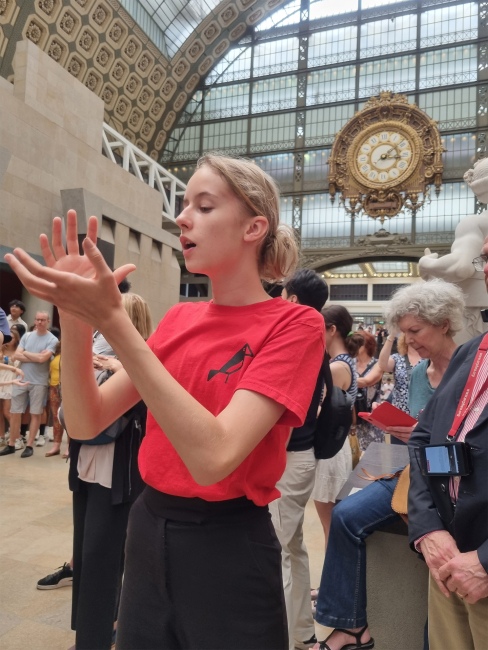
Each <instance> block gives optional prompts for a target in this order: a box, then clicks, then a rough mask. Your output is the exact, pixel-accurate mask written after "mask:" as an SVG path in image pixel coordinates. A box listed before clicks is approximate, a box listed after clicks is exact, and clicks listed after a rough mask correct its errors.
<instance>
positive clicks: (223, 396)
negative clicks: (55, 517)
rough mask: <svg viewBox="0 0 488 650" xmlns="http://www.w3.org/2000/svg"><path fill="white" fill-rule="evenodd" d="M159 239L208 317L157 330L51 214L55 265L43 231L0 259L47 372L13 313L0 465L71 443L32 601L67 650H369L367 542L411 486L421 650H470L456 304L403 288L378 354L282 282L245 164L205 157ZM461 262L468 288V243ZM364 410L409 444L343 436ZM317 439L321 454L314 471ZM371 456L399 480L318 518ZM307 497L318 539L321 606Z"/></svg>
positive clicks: (482, 369)
mask: <svg viewBox="0 0 488 650" xmlns="http://www.w3.org/2000/svg"><path fill="white" fill-rule="evenodd" d="M177 223H178V225H179V227H180V228H181V231H182V236H181V243H182V247H183V254H184V256H185V262H186V267H187V268H188V270H189V271H191V272H198V273H205V274H206V275H208V276H209V277H210V278H211V280H212V285H213V293H214V298H213V300H212V301H210V302H197V303H181V304H179V305H176V306H174V307H173V308H172V309H171V310H170V311H169V312H168V313H167V314H166V316H165V318H164V319H163V320H162V321H161V323H160V324H159V326H158V327H157V328H156V330H155V331H153V327H152V322H151V316H150V313H149V309H148V306H147V304H146V303H145V301H144V300H143V299H142V298H141V297H140V296H137V295H136V294H134V293H131V292H130V291H129V289H130V285H129V283H128V282H127V279H126V276H127V274H128V273H130V272H131V271H132V270H134V267H133V266H132V265H126V266H125V267H122V268H120V269H117V270H115V271H113V272H112V271H111V270H110V269H109V268H108V267H107V265H106V264H105V262H104V260H103V258H102V256H101V254H100V252H99V251H98V249H97V248H96V245H95V242H96V233H97V223H96V219H95V218H94V217H92V218H91V219H90V221H89V224H88V233H87V237H86V239H85V240H84V242H83V253H82V254H80V251H79V246H78V240H77V223H76V214H75V213H74V211H70V212H69V213H68V217H67V229H66V241H67V251H66V250H65V248H64V246H63V245H62V238H61V221H60V220H59V219H56V220H55V221H54V224H53V234H52V243H51V246H52V248H51V246H50V244H49V241H48V239H47V237H46V236H42V237H41V248H42V250H43V254H44V258H45V260H46V266H44V267H43V266H41V265H40V264H38V263H37V262H36V261H35V260H34V259H32V258H31V257H30V256H29V255H27V254H26V253H25V252H23V251H22V250H20V249H17V250H16V251H15V255H9V256H7V261H8V262H9V264H10V265H11V267H12V269H13V270H14V271H15V272H16V273H17V275H18V276H19V278H20V279H21V281H22V282H23V284H24V286H25V287H26V289H27V290H28V291H29V292H31V293H32V294H33V295H35V296H38V297H42V298H43V299H44V300H47V301H49V302H51V303H53V304H56V305H57V306H58V307H59V308H60V314H61V331H62V337H63V343H62V349H63V352H62V356H61V355H60V352H61V333H60V331H59V330H56V329H55V328H52V327H51V328H50V320H49V314H48V313H46V312H43V311H39V312H38V313H37V314H36V315H35V323H34V325H35V326H34V328H32V331H27V329H28V326H27V324H26V322H25V321H23V320H22V316H25V306H24V305H23V304H22V302H21V301H19V300H15V301H13V302H12V303H11V304H10V316H9V317H8V319H7V318H5V315H4V314H3V321H2V323H1V326H2V327H1V329H2V333H3V337H4V338H3V347H2V351H3V357H4V359H3V360H4V363H3V364H2V365H1V368H0V373H1V374H0V391H1V392H0V399H1V402H0V405H1V414H2V416H1V418H0V419H1V427H2V428H1V429H0V435H1V436H2V439H3V441H4V445H5V446H4V448H3V449H2V451H0V455H1V456H9V455H15V453H16V450H20V449H22V453H21V457H22V458H29V457H31V456H32V455H33V454H34V442H35V440H36V437H37V438H38V442H37V444H40V445H42V444H44V443H43V441H42V442H41V443H39V440H40V439H41V438H42V436H43V435H44V430H42V427H44V429H45V428H46V424H49V422H52V426H53V446H52V448H51V449H50V450H49V451H48V452H47V453H46V454H45V455H46V456H47V457H51V456H56V455H60V452H61V444H62V439H63V433H64V431H65V430H66V431H67V432H69V439H68V440H69V452H68V454H69V475H68V481H67V482H68V485H69V489H70V490H71V491H72V493H73V521H74V534H73V557H72V558H71V560H70V561H69V562H66V563H65V564H64V565H63V566H62V567H61V568H60V569H59V570H57V571H55V572H54V573H52V574H50V575H48V576H46V577H45V578H42V579H41V580H40V581H39V583H38V588H39V589H54V588H58V587H61V586H67V585H72V586H73V599H72V628H73V629H74V630H76V645H75V646H74V648H75V649H76V650H109V649H110V648H111V647H113V646H114V644H115V647H116V648H117V649H118V650H163V649H164V650H169V649H172V650H178V649H180V650H186V649H188V648H194V649H195V650H197V649H200V650H209V649H212V650H219V649H221V650H228V649H229V648H238V649H242V650H244V649H247V650H288V649H289V650H293V649H294V648H300V649H301V650H305V649H307V648H314V650H345V649H346V648H347V650H367V649H370V648H373V647H374V640H373V636H372V635H373V634H374V630H370V629H369V626H368V617H367V603H366V590H367V585H366V539H367V538H368V537H369V536H370V535H372V534H373V533H374V532H375V531H377V530H379V529H381V528H383V527H384V526H385V525H387V524H390V523H393V522H395V521H401V520H402V518H403V519H404V520H406V519H407V517H406V514H407V491H405V506H404V511H402V510H398V508H396V507H395V505H394V504H393V503H392V499H393V497H394V493H395V494H397V496H398V490H397V488H399V486H400V485H406V486H407V488H408V485H410V487H409V490H408V536H409V543H410V546H411V549H412V551H413V552H415V553H417V554H418V555H419V556H420V557H421V558H423V559H424V560H425V562H426V564H427V567H428V568H429V572H430V584H429V610H428V618H427V612H426V618H427V621H425V620H424V621H422V622H421V625H422V628H423V627H424V625H425V630H426V634H425V642H424V648H431V649H432V650H486V647H488V634H487V627H486V620H487V618H488V509H487V506H488V495H487V491H486V486H487V485H488V459H487V454H488V444H487V440H488V438H487V428H486V422H487V420H486V417H487V415H488V390H486V389H487V386H488V338H487V339H486V340H485V337H484V336H482V335H481V336H479V337H478V338H475V339H473V340H472V341H470V342H468V343H467V344H465V345H463V346H461V347H457V345H456V343H455V340H454V336H455V335H456V333H458V332H459V331H460V330H461V328H462V322H463V321H462V316H463V310H464V296H463V294H462V291H461V290H460V289H459V288H458V287H457V286H455V285H453V284H449V283H447V282H444V281H442V280H431V281H428V282H424V283H416V284H411V285H407V286H405V287H402V288H400V289H398V290H397V291H396V292H395V293H394V295H393V296H392V298H391V299H390V301H389V302H388V303H387V307H386V311H385V319H386V327H385V328H381V330H380V331H379V332H377V333H376V334H377V336H375V335H374V334H375V333H373V331H372V328H370V327H366V328H365V327H364V326H363V325H362V324H360V327H359V328H358V329H357V330H356V331H354V327H353V317H352V316H351V314H350V313H349V311H348V310H347V309H346V308H345V307H344V306H342V305H338V304H333V305H326V302H327V299H328V287H327V284H326V282H325V281H324V280H323V278H322V277H321V276H319V275H318V274H317V273H315V272H314V271H311V270H308V269H301V270H298V271H295V270H294V269H295V266H296V262H297V249H296V245H295V243H294V238H293V234H292V232H291V231H290V229H288V228H287V227H286V226H284V225H283V224H281V223H280V222H279V195H278V192H277V189H276V187H275V185H274V183H273V181H272V180H271V179H270V177H269V176H267V175H266V174H265V173H264V172H263V171H262V170H261V169H260V168H259V167H257V166H255V165H252V164H251V163H248V162H246V161H241V160H236V159H230V158H225V157H219V156H206V157H204V158H203V159H202V160H201V161H200V163H199V165H198V167H197V171H196V173H195V174H194V176H193V177H192V179H191V180H190V182H189V183H188V187H187V191H186V196H185V201H184V204H183V211H182V213H181V214H180V215H179V217H178V218H177ZM480 254H481V258H482V261H483V264H484V265H485V270H486V275H485V277H486V283H487V289H488V266H486V265H487V262H488V241H487V242H486V243H485V247H484V249H483V251H480ZM476 263H478V264H479V263H480V262H479V259H478V260H477V262H476ZM283 278H286V279H285V280H284V281H283V280H282V279H283ZM262 280H266V281H267V282H281V289H282V294H281V297H275V298H272V297H271V296H270V295H269V294H268V293H266V291H265V289H264V287H263V283H262ZM0 320H2V315H1V314H0ZM383 401H386V402H389V403H390V404H391V405H392V407H394V408H395V409H396V411H395V412H403V414H409V415H410V416H411V417H412V418H414V420H412V424H411V425H410V426H397V425H391V426H383V425H382V426H380V422H379V421H375V423H372V422H371V418H367V417H362V416H368V415H369V414H371V416H372V419H374V418H373V416H374V412H375V410H376V409H377V408H382V406H381V402H383ZM385 406H386V405H385ZM339 409H341V411H340V412H341V413H342V414H343V415H342V416H341V417H342V420H340V418H338V417H336V416H337V413H338V412H339ZM378 413H379V411H378ZM361 414H362V415H361ZM27 420H28V422H27ZM339 420H340V421H339ZM327 425H328V426H327ZM7 429H8V430H7ZM27 432H28V433H27ZM327 436H329V437H334V439H335V447H334V449H335V451H334V453H331V454H327V453H322V452H321V453H318V449H319V448H320V449H324V445H323V442H324V439H325V438H326V437H327ZM23 437H25V438H26V440H25V443H24V442H22V438H23ZM337 441H338V442H337ZM372 443H381V444H387V443H390V444H400V445H408V450H409V453H410V461H411V462H410V465H408V466H407V467H398V468H395V471H394V472H392V474H391V475H389V476H386V477H378V479H377V480H374V479H375V478H376V477H371V478H372V479H373V480H371V482H370V483H369V484H367V486H366V487H364V488H363V489H362V490H360V491H357V492H355V493H353V494H350V495H349V496H346V497H345V498H342V499H341V500H340V501H339V502H338V496H339V494H340V492H341V490H342V488H343V487H344V485H345V484H346V482H347V480H348V478H349V477H350V475H351V472H352V470H353V466H354V464H355V463H356V462H357V459H358V458H357V454H358V455H359V454H362V453H364V452H365V451H367V449H368V447H369V445H370V444H372ZM356 452H357V454H356ZM445 459H447V461H446V460H445ZM445 462H447V466H446V465H445ZM443 463H444V465H443ZM432 468H434V470H436V471H434V470H433V469H432ZM408 481H410V483H408ZM309 500H313V501H314V504H315V508H316V510H317V514H318V517H319V519H320V522H321V524H322V528H323V532H324V547H325V553H324V565H323V572H322V579H321V582H320V586H319V588H318V589H314V588H312V587H313V585H311V583H310V569H309V560H308V553H307V548H306V545H305V543H304V530H303V527H304V519H305V507H306V505H307V503H308V502H309ZM271 524H272V525H271ZM405 543H407V542H405ZM385 588H386V589H388V588H389V586H388V585H385ZM314 618H315V619H316V621H317V622H318V623H320V624H322V625H324V626H327V627H330V628H332V629H333V631H332V632H331V634H330V635H329V636H328V637H327V638H326V639H323V640H322V639H320V640H318V639H317V638H316V636H315V625H314Z"/></svg>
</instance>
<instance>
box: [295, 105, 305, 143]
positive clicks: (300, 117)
mask: <svg viewBox="0 0 488 650" xmlns="http://www.w3.org/2000/svg"><path fill="white" fill-rule="evenodd" d="M296 129H297V130H296V137H297V138H303V136H304V133H305V111H298V112H297V121H296Z"/></svg>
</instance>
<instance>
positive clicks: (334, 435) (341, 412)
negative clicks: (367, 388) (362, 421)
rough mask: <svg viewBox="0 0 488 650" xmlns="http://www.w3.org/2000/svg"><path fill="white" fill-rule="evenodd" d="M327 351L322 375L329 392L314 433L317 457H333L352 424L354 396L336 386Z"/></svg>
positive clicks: (341, 445) (342, 443) (320, 458)
mask: <svg viewBox="0 0 488 650" xmlns="http://www.w3.org/2000/svg"><path fill="white" fill-rule="evenodd" d="M329 360H330V357H329V355H328V354H327V353H326V354H325V357H324V361H323V363H322V369H321V373H322V377H323V380H324V384H325V386H326V388H327V393H326V396H325V399H324V401H323V404H322V409H321V411H320V415H319V417H318V418H317V422H316V426H315V434H314V452H315V458H317V459H319V460H324V459H327V458H333V457H334V456H335V455H336V454H337V453H338V452H339V451H340V450H341V449H342V447H343V445H344V442H345V440H346V438H347V434H348V433H349V430H350V428H351V425H352V406H353V403H352V398H351V396H350V395H349V394H348V393H346V391H345V390H342V388H339V387H338V386H334V385H333V383H332V374H331V372H330V366H329Z"/></svg>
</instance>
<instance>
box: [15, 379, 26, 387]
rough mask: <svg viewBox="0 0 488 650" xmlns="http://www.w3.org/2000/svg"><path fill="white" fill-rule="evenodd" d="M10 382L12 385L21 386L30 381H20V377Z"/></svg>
mask: <svg viewBox="0 0 488 650" xmlns="http://www.w3.org/2000/svg"><path fill="white" fill-rule="evenodd" d="M12 384H13V385H14V386H20V387H21V388H22V387H23V386H28V385H29V384H30V381H21V380H20V379H14V380H13V381H12Z"/></svg>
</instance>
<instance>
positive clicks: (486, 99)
mask: <svg viewBox="0 0 488 650" xmlns="http://www.w3.org/2000/svg"><path fill="white" fill-rule="evenodd" d="M487 114H488V86H479V88H478V115H479V116H480V117H482V116H484V115H487Z"/></svg>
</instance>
